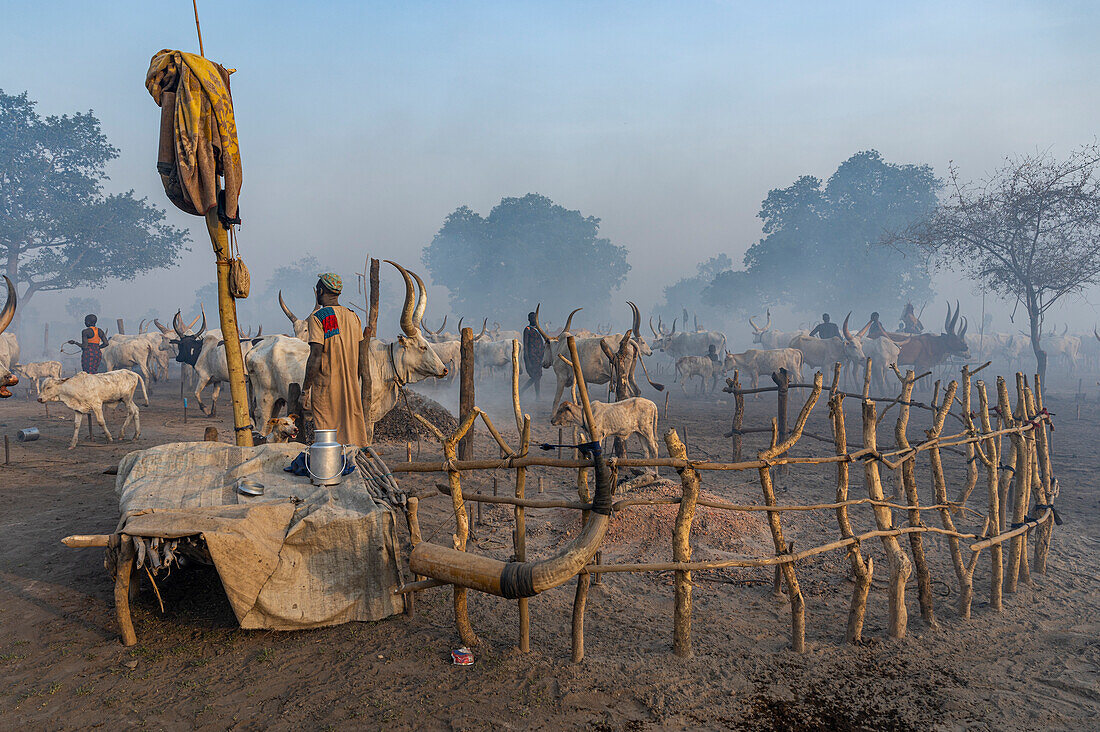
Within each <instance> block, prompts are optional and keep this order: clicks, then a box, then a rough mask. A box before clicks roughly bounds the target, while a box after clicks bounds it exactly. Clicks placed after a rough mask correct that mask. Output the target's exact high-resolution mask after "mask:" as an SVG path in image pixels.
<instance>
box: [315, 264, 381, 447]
mask: <svg viewBox="0 0 1100 732" xmlns="http://www.w3.org/2000/svg"><path fill="white" fill-rule="evenodd" d="M342 289H343V283H342V282H341V280H340V276H339V275H337V274H333V273H331V272H327V273H325V274H322V275H319V276H318V279H317V284H316V285H315V286H314V292H315V294H316V296H317V306H318V307H317V310H315V311H314V312H313V314H312V315H310V316H309V318H308V319H307V320H306V323H307V324H308V326H309V358H308V359H307V360H306V377H305V381H304V383H303V384H302V408H303V409H305V410H308V411H311V412H312V413H313V422H314V426H315V429H335V430H336V439H337V440H338V441H339V442H340V443H341V444H344V445H359V446H364V445H366V444H367V427H366V421H365V420H364V418H363V401H362V394H361V392H360V390H359V342H360V341H362V340H363V326H362V325H361V324H360V322H359V317H358V316H357V315H356V314H355V313H353V312H352V311H351V310H348V309H347V308H346V307H344V306H343V305H341V304H340V303H339V295H340V291H341V290H342Z"/></svg>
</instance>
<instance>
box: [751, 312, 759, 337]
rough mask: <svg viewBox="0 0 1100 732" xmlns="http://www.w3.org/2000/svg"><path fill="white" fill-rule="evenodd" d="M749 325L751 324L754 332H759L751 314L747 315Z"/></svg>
mask: <svg viewBox="0 0 1100 732" xmlns="http://www.w3.org/2000/svg"><path fill="white" fill-rule="evenodd" d="M749 325H751V326H752V330H753V332H754V333H759V332H760V326H759V325H757V324H756V321H755V320H753V319H752V316H751V315H750V316H749Z"/></svg>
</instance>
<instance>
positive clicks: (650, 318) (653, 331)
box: [649, 315, 661, 338]
mask: <svg viewBox="0 0 1100 732" xmlns="http://www.w3.org/2000/svg"><path fill="white" fill-rule="evenodd" d="M649 330H650V332H651V333H653V337H654V338H660V337H661V336H659V335H657V331H655V330H653V316H652V315H650V316H649Z"/></svg>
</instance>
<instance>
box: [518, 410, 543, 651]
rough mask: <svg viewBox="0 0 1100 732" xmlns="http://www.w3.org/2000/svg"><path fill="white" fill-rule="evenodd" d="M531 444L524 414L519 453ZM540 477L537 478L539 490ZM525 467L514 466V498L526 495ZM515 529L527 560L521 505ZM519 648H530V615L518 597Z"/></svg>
mask: <svg viewBox="0 0 1100 732" xmlns="http://www.w3.org/2000/svg"><path fill="white" fill-rule="evenodd" d="M530 446H531V418H530V417H528V416H526V415H524V418H523V429H522V430H520V437H519V454H520V455H521V456H525V455H526V454H527V451H528V449H530ZM541 480H542V479H541V478H540V479H539V481H540V482H539V485H540V490H539V493H542V490H541ZM526 487H527V468H524V467H522V466H520V467H518V468H516V498H518V499H522V498H524V497H525V495H526ZM515 518H516V529H515V534H514V535H513V543H514V548H515V553H516V561H517V562H526V561H527V518H526V516H525V512H524V509H523V506H516V508H515ZM519 650H520V652H521V653H528V652H530V650H531V616H530V611H529V609H528V607H527V598H526V597H521V598H519Z"/></svg>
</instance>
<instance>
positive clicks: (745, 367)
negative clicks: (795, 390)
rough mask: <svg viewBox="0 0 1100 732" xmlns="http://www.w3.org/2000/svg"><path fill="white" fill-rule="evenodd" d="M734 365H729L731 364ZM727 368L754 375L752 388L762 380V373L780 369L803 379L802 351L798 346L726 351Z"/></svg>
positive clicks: (770, 372)
mask: <svg viewBox="0 0 1100 732" xmlns="http://www.w3.org/2000/svg"><path fill="white" fill-rule="evenodd" d="M731 363H732V366H730V365H728V364H731ZM726 364H727V366H726V370H727V371H729V370H731V369H737V370H738V372H739V373H742V374H749V375H750V376H751V377H752V388H753V389H755V388H756V387H757V385H758V384H759V382H760V375H761V374H765V375H768V374H773V373H775V372H777V371H779V370H780V369H786V370H787V373H789V374H790V375H791V376H793V377H794V378H795V379H796V380H801V379H802V351H799V350H798V349H797V348H775V349H771V350H765V349H756V348H750V349H749V350H747V351H743V352H741V353H729V352H727V353H726Z"/></svg>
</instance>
